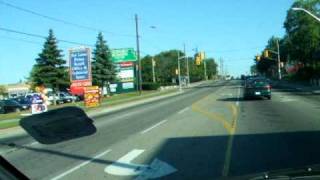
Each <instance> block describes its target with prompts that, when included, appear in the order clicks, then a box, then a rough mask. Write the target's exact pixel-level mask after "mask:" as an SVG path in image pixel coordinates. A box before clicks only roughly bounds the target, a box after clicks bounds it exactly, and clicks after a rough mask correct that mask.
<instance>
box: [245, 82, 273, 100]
mask: <svg viewBox="0 0 320 180" xmlns="http://www.w3.org/2000/svg"><path fill="white" fill-rule="evenodd" d="M257 97H266V98H268V99H271V85H270V82H269V81H268V80H267V79H265V78H252V79H248V80H247V82H246V83H245V87H244V99H249V98H257Z"/></svg>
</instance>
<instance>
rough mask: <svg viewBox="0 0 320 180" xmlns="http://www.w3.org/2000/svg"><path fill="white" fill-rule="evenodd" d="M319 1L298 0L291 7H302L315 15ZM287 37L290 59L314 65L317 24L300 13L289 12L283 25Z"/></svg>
mask: <svg viewBox="0 0 320 180" xmlns="http://www.w3.org/2000/svg"><path fill="white" fill-rule="evenodd" d="M318 5H319V0H298V1H295V2H294V3H293V4H292V6H291V7H302V8H305V9H307V10H308V11H311V12H312V13H314V14H315V15H318V16H319V14H320V11H319V6H318ZM284 27H285V29H286V33H287V36H288V49H289V53H290V57H291V58H292V59H294V60H295V61H299V62H302V63H303V64H305V65H307V66H311V65H312V66H313V65H314V64H315V62H316V61H315V58H314V55H315V53H316V52H318V51H319V50H320V46H319V43H320V26H319V22H318V21H317V20H315V19H314V18H313V17H311V16H310V15H308V14H306V13H305V12H301V11H292V10H289V11H288V13H287V17H286V20H285V23H284Z"/></svg>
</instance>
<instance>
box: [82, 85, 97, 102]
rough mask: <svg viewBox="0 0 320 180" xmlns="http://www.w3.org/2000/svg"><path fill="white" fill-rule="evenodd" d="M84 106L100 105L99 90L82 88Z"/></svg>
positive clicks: (90, 87) (89, 87)
mask: <svg viewBox="0 0 320 180" xmlns="http://www.w3.org/2000/svg"><path fill="white" fill-rule="evenodd" d="M84 104H85V106H86V107H97V106H99V105H100V89H99V87H98V86H88V87H85V88H84Z"/></svg>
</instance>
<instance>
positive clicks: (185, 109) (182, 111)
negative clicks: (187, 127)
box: [178, 107, 189, 114]
mask: <svg viewBox="0 0 320 180" xmlns="http://www.w3.org/2000/svg"><path fill="white" fill-rule="evenodd" d="M188 109H189V107H186V108H184V109H182V110H180V111H179V112H178V114H182V113H184V112H185V111H187V110H188Z"/></svg>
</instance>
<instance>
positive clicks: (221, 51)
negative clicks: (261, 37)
mask: <svg viewBox="0 0 320 180" xmlns="http://www.w3.org/2000/svg"><path fill="white" fill-rule="evenodd" d="M260 48H265V47H264V46H256V47H249V48H242V49H225V50H209V51H205V52H207V53H226V52H237V51H244V50H251V49H260Z"/></svg>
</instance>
